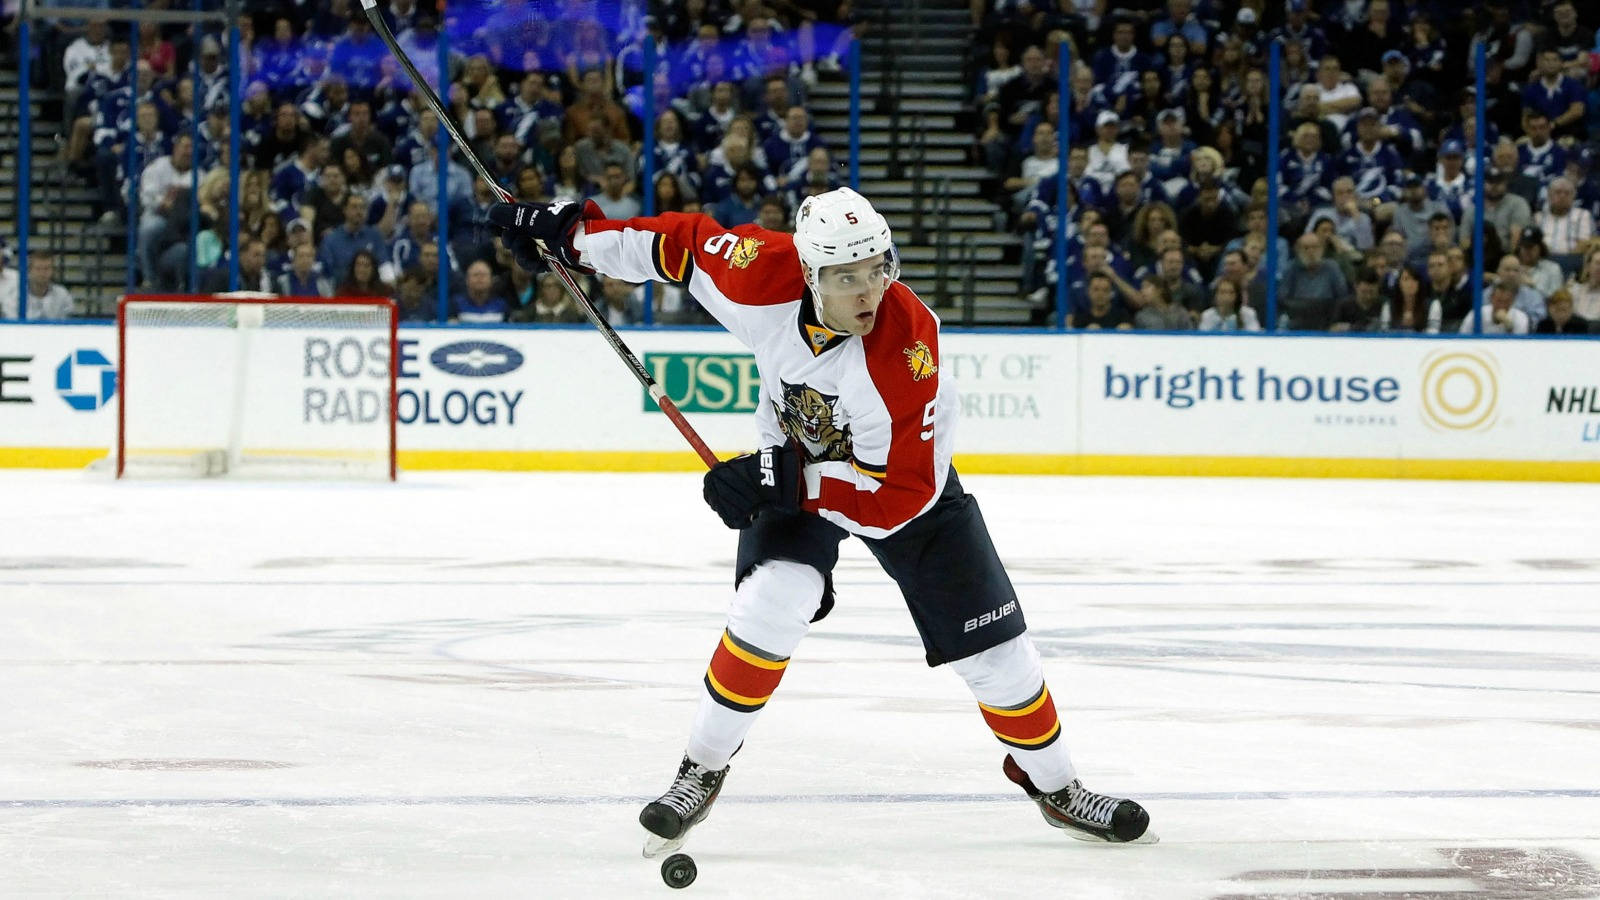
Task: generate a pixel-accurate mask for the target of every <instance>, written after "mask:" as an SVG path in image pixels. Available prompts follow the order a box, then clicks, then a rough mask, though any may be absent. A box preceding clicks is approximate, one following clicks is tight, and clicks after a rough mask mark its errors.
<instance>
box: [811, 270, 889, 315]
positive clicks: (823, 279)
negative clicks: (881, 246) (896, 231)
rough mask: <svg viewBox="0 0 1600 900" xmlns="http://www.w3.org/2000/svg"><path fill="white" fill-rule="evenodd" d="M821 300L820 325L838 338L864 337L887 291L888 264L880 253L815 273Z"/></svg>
mask: <svg viewBox="0 0 1600 900" xmlns="http://www.w3.org/2000/svg"><path fill="white" fill-rule="evenodd" d="M817 286H818V295H819V296H820V297H821V298H822V324H824V325H826V326H828V327H829V328H831V329H833V330H834V331H837V332H840V333H841V334H854V335H864V334H867V333H868V332H870V331H872V326H873V325H875V324H877V321H878V304H880V303H882V302H883V292H884V291H885V290H886V289H888V287H889V267H888V262H887V260H886V259H885V257H884V255H883V254H882V253H879V254H877V255H876V256H870V257H868V258H866V259H863V260H861V261H860V262H852V263H841V264H839V265H836V266H825V267H823V268H822V270H821V271H819V272H818V273H817Z"/></svg>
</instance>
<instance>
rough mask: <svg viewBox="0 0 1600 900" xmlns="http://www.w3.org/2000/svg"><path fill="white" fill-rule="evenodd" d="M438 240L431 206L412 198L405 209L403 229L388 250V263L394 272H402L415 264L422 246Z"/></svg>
mask: <svg viewBox="0 0 1600 900" xmlns="http://www.w3.org/2000/svg"><path fill="white" fill-rule="evenodd" d="M436 240H438V233H437V232H436V231H435V230H434V219H433V207H431V206H429V205H428V204H426V203H423V202H422V201H421V200H413V201H412V202H411V206H410V207H409V208H408V209H407V210H406V224H405V231H404V232H403V233H402V234H401V235H400V236H399V237H397V238H395V240H394V246H393V247H392V248H391V250H390V252H389V264H390V265H391V266H392V267H393V269H394V271H396V272H404V271H406V270H407V269H409V268H411V267H412V266H413V265H416V263H417V261H418V260H419V259H420V258H421V256H422V248H423V247H424V246H425V245H427V244H432V243H434V242H435V241H436Z"/></svg>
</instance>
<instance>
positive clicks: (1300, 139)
mask: <svg viewBox="0 0 1600 900" xmlns="http://www.w3.org/2000/svg"><path fill="white" fill-rule="evenodd" d="M1278 170H1279V172H1280V173H1281V177H1282V179H1283V180H1282V187H1281V190H1282V192H1283V197H1284V199H1285V200H1287V201H1288V202H1289V204H1290V206H1291V207H1292V209H1293V212H1292V214H1293V215H1297V216H1301V215H1306V214H1307V213H1309V212H1310V211H1311V209H1312V207H1314V206H1320V205H1322V204H1324V203H1327V202H1329V201H1331V200H1332V199H1333V191H1332V185H1333V160H1332V159H1331V158H1330V157H1329V156H1328V154H1326V153H1323V152H1322V132H1321V131H1320V130H1319V129H1318V128H1317V126H1316V125H1314V124H1312V123H1310V122H1304V123H1301V125H1300V127H1299V128H1296V129H1295V131H1294V146H1293V147H1292V148H1290V149H1288V150H1285V151H1283V157H1282V159H1281V160H1280V162H1279V166H1278Z"/></svg>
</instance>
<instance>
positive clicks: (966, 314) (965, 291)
mask: <svg viewBox="0 0 1600 900" xmlns="http://www.w3.org/2000/svg"><path fill="white" fill-rule="evenodd" d="M960 265H961V271H962V275H961V324H962V325H966V326H968V327H970V326H972V324H973V323H974V322H976V321H977V306H978V273H977V250H976V248H975V246H974V244H973V240H972V235H970V234H964V235H962V236H961V256H960Z"/></svg>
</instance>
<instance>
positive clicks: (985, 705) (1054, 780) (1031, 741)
mask: <svg viewBox="0 0 1600 900" xmlns="http://www.w3.org/2000/svg"><path fill="white" fill-rule="evenodd" d="M950 668H952V669H954V670H955V671H956V674H958V675H960V676H961V677H962V679H964V680H965V681H966V682H967V687H969V688H971V690H972V696H974V697H976V698H977V700H978V706H979V709H981V710H982V712H983V718H984V720H985V721H987V722H988V724H989V728H990V729H991V730H992V731H993V732H994V736H995V737H996V738H999V739H1000V743H1002V744H1005V745H1006V747H1007V749H1009V750H1010V751H1011V756H1012V758H1013V759H1015V760H1016V761H1017V765H1019V766H1021V767H1022V771H1024V772H1027V773H1028V777H1029V778H1030V779H1031V780H1032V781H1033V786H1034V787H1036V788H1038V789H1039V790H1041V791H1044V792H1045V793H1050V792H1051V791H1058V790H1060V789H1062V788H1064V787H1066V786H1067V784H1068V783H1069V782H1071V781H1072V780H1073V779H1074V778H1076V777H1078V776H1077V771H1076V770H1075V769H1074V768H1073V765H1072V755H1071V754H1070V753H1068V752H1067V742H1066V741H1065V740H1063V739H1062V737H1061V722H1060V720H1059V719H1058V718H1057V716H1056V708H1055V702H1054V701H1053V700H1052V699H1051V698H1050V690H1049V688H1047V687H1046V686H1045V683H1044V668H1043V667H1042V666H1041V665H1040V663H1039V651H1038V650H1037V649H1036V648H1035V647H1034V646H1033V641H1032V640H1030V639H1029V638H1028V636H1027V635H1026V634H1020V635H1018V636H1016V637H1014V638H1012V639H1011V640H1009V641H1006V642H1005V643H1003V644H1001V645H999V646H997V647H990V648H989V649H988V650H985V651H983V652H982V653H978V654H976V655H973V656H969V657H967V658H966V659H958V660H956V661H955V662H953V663H951V664H950Z"/></svg>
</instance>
